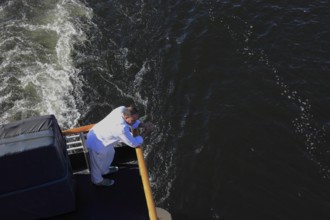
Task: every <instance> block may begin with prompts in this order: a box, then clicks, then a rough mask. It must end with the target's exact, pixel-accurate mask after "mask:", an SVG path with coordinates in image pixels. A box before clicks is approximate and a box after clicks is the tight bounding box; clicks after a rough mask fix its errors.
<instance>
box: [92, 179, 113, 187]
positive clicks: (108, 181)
mask: <svg viewBox="0 0 330 220" xmlns="http://www.w3.org/2000/svg"><path fill="white" fill-rule="evenodd" d="M114 183H115V181H114V180H112V179H103V180H102V181H101V182H99V183H94V184H95V185H96V186H112V185H113V184H114Z"/></svg>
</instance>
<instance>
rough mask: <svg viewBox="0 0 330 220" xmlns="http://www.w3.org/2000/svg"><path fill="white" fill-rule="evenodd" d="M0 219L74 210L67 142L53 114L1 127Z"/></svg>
mask: <svg viewBox="0 0 330 220" xmlns="http://www.w3.org/2000/svg"><path fill="white" fill-rule="evenodd" d="M0 173H1V181H0V219H40V218H46V217H50V216H54V215H58V214H62V213H66V212H70V211H73V210H74V209H75V195H74V187H73V176H72V172H71V168H70V162H69V159H68V155H67V151H66V142H65V140H64V138H63V136H62V134H61V130H60V128H59V126H58V123H57V120H56V118H55V117H54V116H53V115H47V116H41V117H35V118H29V119H26V120H22V121H17V122H14V123H10V124H6V125H1V126H0Z"/></svg>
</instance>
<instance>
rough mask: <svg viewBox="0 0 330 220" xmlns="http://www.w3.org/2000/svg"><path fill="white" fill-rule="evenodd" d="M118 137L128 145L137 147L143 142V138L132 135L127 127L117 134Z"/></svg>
mask: <svg viewBox="0 0 330 220" xmlns="http://www.w3.org/2000/svg"><path fill="white" fill-rule="evenodd" d="M119 138H120V140H121V141H122V142H124V143H125V144H127V145H128V146H130V147H138V146H140V145H141V144H142V143H143V138H142V137H141V136H136V137H133V135H132V133H131V132H130V131H129V129H128V127H125V128H124V130H123V131H122V133H121V134H119Z"/></svg>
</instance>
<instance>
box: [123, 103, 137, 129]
mask: <svg viewBox="0 0 330 220" xmlns="http://www.w3.org/2000/svg"><path fill="white" fill-rule="evenodd" d="M123 115H124V120H125V121H126V123H127V124H129V125H133V124H134V123H135V122H136V120H138V118H139V114H138V111H137V109H136V108H135V107H133V106H129V107H126V108H125V110H124V112H123Z"/></svg>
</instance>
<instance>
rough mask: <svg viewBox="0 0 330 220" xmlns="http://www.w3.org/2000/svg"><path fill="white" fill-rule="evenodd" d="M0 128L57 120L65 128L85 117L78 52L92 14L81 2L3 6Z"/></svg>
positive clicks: (48, 1)
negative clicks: (46, 117) (49, 118)
mask: <svg viewBox="0 0 330 220" xmlns="http://www.w3.org/2000/svg"><path fill="white" fill-rule="evenodd" d="M0 8H1V10H0V11H1V13H0V25H1V35H0V123H1V124H3V123H8V122H11V121H14V120H19V119H23V118H26V117H30V116H35V115H44V114H54V115H55V116H56V118H57V119H58V121H59V123H60V124H61V125H62V126H64V127H71V126H74V125H75V124H76V123H77V120H78V118H79V117H80V113H79V111H78V109H77V105H78V102H80V100H79V98H77V97H79V94H80V93H81V85H82V83H81V82H80V80H79V78H78V73H79V69H77V68H76V67H75V66H74V63H73V59H72V53H73V52H74V46H75V45H77V44H81V43H83V42H84V41H86V33H85V32H86V30H88V27H89V26H90V25H91V24H92V22H91V19H92V15H93V11H92V10H91V9H90V8H88V7H86V6H85V5H84V4H82V3H80V2H79V1H76V0H57V1H54V0H46V1H40V2H31V1H7V2H6V3H4V4H2V5H1V6H0Z"/></svg>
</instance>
